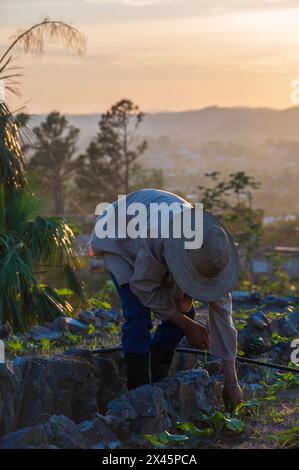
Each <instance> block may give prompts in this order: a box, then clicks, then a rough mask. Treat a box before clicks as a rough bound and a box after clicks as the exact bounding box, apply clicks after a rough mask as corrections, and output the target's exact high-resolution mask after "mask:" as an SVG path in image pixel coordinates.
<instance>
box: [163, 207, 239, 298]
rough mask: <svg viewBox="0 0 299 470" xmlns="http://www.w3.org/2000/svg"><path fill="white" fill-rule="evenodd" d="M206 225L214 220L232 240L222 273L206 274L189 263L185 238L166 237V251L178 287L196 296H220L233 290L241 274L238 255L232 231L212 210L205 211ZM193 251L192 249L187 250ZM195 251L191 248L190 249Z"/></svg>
mask: <svg viewBox="0 0 299 470" xmlns="http://www.w3.org/2000/svg"><path fill="white" fill-rule="evenodd" d="M203 224H204V227H205V229H207V228H208V227H209V226H212V225H214V224H218V225H220V226H221V227H222V228H223V229H224V230H225V232H226V234H227V237H228V240H229V256H228V262H227V265H226V267H225V268H224V269H223V271H221V272H220V273H219V274H217V275H216V276H213V277H207V276H204V275H203V274H201V273H200V272H198V271H197V270H196V269H195V267H194V266H193V265H192V263H190V258H189V254H187V251H186V250H185V248H184V242H185V239H184V238H172V237H171V238H167V239H165V240H164V250H163V255H164V258H165V260H166V263H167V265H168V268H169V270H170V271H171V273H172V275H173V278H174V280H175V281H176V282H177V284H178V285H179V287H180V288H181V289H182V290H183V291H184V292H185V293H186V294H188V295H189V296H190V297H192V299H194V300H202V301H209V300H217V299H219V298H220V297H222V296H223V295H224V294H225V293H227V292H231V291H232V290H233V289H234V288H235V287H236V285H237V282H238V278H239V255H238V250H237V247H236V244H235V242H234V240H233V237H232V235H231V234H230V232H229V231H228V230H227V229H226V228H225V227H224V226H223V224H221V222H220V220H219V218H218V217H216V216H215V215H213V214H211V213H210V212H209V211H204V212H203ZM188 251H189V253H190V250H188ZM191 251H192V250H191Z"/></svg>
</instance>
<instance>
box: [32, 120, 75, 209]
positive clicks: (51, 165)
mask: <svg viewBox="0 0 299 470" xmlns="http://www.w3.org/2000/svg"><path fill="white" fill-rule="evenodd" d="M33 133H34V135H35V142H34V143H33V144H32V146H31V148H32V149H34V154H33V155H32V157H31V159H30V163H29V166H28V168H29V170H31V171H33V172H35V173H36V174H37V175H38V178H39V181H40V182H41V183H42V185H43V187H44V188H46V189H47V190H48V192H49V193H50V195H51V198H52V201H53V207H54V211H55V214H57V215H60V216H62V215H63V214H64V212H65V193H66V190H67V185H68V183H70V181H71V180H72V178H73V174H72V169H73V162H72V157H73V155H74V152H75V150H76V142H77V138H78V134H79V129H76V128H75V127H73V126H71V125H69V123H68V121H67V119H66V118H65V116H61V115H60V113H58V112H56V111H53V112H52V113H50V114H49V115H48V116H47V117H46V119H45V121H44V122H42V123H41V124H40V126H39V127H35V128H34V129H33Z"/></svg>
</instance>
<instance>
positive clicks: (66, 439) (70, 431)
mask: <svg viewBox="0 0 299 470" xmlns="http://www.w3.org/2000/svg"><path fill="white" fill-rule="evenodd" d="M44 430H45V432H46V434H47V438H48V441H49V443H50V444H51V445H54V446H56V447H57V448H59V449H85V448H87V443H86V440H85V438H84V435H83V434H82V433H81V432H80V430H79V429H78V427H77V426H76V424H75V423H74V422H73V421H71V420H70V419H69V418H67V417H66V416H63V415H61V416H51V418H50V419H49V421H48V422H47V423H46V424H45V425H44Z"/></svg>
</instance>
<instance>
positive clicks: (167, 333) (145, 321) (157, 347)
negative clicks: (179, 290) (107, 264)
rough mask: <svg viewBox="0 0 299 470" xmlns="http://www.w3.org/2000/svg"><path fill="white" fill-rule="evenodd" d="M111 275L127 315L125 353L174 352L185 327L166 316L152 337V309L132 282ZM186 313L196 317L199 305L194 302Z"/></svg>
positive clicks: (123, 338) (123, 336)
mask: <svg viewBox="0 0 299 470" xmlns="http://www.w3.org/2000/svg"><path fill="white" fill-rule="evenodd" d="M111 277H112V280H113V282H114V284H115V287H116V289H117V292H118V295H119V297H120V300H121V304H122V309H123V315H124V318H125V322H124V323H123V326H122V346H123V351H124V353H125V354H138V355H145V354H147V353H148V352H149V351H156V352H161V353H173V352H174V350H175V348H176V347H177V345H178V343H179V342H180V341H181V339H182V338H183V336H184V333H183V331H182V330H181V329H180V328H178V327H177V326H176V325H174V324H173V323H172V322H170V321H168V320H166V321H162V322H161V323H160V324H159V325H158V327H157V329H156V331H155V333H154V335H153V337H152V336H151V329H152V321H151V310H150V309H149V308H148V307H145V306H144V305H142V303H141V302H140V300H138V298H137V297H136V295H134V294H133V292H132V291H131V289H130V287H129V284H125V285H124V286H119V285H118V283H117V281H116V279H115V278H114V277H113V276H112V275H111ZM186 315H187V316H188V317H190V318H194V315H195V309H194V307H193V306H192V308H191V310H190V311H189V312H188V313H187V314H186Z"/></svg>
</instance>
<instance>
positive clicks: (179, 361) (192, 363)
mask: <svg viewBox="0 0 299 470" xmlns="http://www.w3.org/2000/svg"><path fill="white" fill-rule="evenodd" d="M179 347H181V348H190V344H189V343H188V341H187V338H186V337H184V338H183V339H182V340H181V341H180V343H179ZM197 364H198V356H197V355H196V354H188V353H182V352H176V353H175V354H174V356H173V360H172V363H171V367H170V371H169V374H168V376H169V377H174V376H175V375H176V374H177V373H178V372H179V371H181V370H188V369H193V368H196V365H197Z"/></svg>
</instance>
